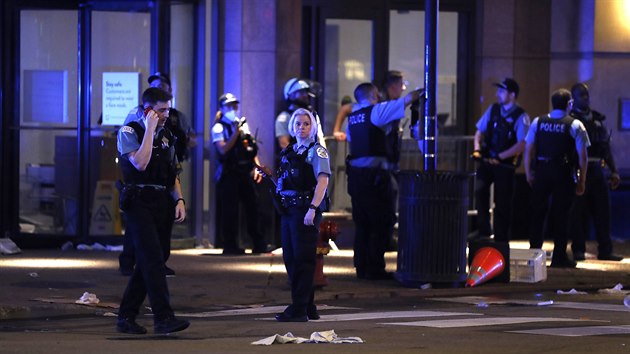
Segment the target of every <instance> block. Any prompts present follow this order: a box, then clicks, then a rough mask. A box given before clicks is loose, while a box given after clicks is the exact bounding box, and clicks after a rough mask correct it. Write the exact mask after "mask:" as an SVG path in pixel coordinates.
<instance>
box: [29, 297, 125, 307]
mask: <svg viewBox="0 0 630 354" xmlns="http://www.w3.org/2000/svg"><path fill="white" fill-rule="evenodd" d="M31 301H39V302H45V303H48V304H75V305H84V306H89V307H98V308H108V309H118V303H113V302H104V301H99V302H98V303H89V302H85V303H83V302H79V300H74V299H69V298H65V297H46V298H43V297H38V298H34V299H31Z"/></svg>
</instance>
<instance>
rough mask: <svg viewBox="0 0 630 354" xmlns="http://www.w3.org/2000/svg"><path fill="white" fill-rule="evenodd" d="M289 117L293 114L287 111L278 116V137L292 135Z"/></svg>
mask: <svg viewBox="0 0 630 354" xmlns="http://www.w3.org/2000/svg"><path fill="white" fill-rule="evenodd" d="M289 119H291V114H289V112H287V111H283V112H281V113H280V114H278V117H277V118H276V138H279V137H281V136H287V135H290V134H289Z"/></svg>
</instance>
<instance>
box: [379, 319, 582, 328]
mask: <svg viewBox="0 0 630 354" xmlns="http://www.w3.org/2000/svg"><path fill="white" fill-rule="evenodd" d="M582 321H586V320H579V319H572V318H555V317H480V318H464V319H456V320H432V321H415V322H394V323H381V324H386V325H395V326H417V327H434V328H457V327H478V326H497V325H506V324H517V323H532V322H582Z"/></svg>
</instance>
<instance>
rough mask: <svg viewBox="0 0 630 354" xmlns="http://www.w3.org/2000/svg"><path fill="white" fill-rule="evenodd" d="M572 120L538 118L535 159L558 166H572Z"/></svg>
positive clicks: (573, 158) (573, 153)
mask: <svg viewBox="0 0 630 354" xmlns="http://www.w3.org/2000/svg"><path fill="white" fill-rule="evenodd" d="M572 122H573V118H571V117H568V116H565V117H563V118H562V119H551V118H550V117H549V116H543V117H540V118H538V126H537V130H536V159H537V160H538V161H545V162H552V163H555V164H560V165H570V166H574V165H575V163H576V161H575V155H576V154H577V153H576V152H575V139H574V138H573V137H572V136H571V123H572Z"/></svg>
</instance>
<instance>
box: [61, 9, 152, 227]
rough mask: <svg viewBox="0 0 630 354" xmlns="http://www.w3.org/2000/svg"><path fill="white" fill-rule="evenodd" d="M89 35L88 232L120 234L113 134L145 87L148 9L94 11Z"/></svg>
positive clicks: (148, 65)
mask: <svg viewBox="0 0 630 354" xmlns="http://www.w3.org/2000/svg"><path fill="white" fill-rule="evenodd" d="M90 34H91V36H90V42H91V55H90V56H89V58H90V68H91V70H90V78H91V88H92V90H91V97H90V102H91V105H90V108H89V113H90V127H89V131H90V134H89V135H90V139H89V150H88V151H89V158H88V161H89V162H88V165H87V167H88V169H89V181H88V185H87V187H88V193H89V203H88V206H89V207H90V211H91V212H90V221H89V234H90V236H104V235H105V236H107V235H121V234H122V229H123V227H124V225H123V220H122V218H121V214H120V211H119V209H118V198H117V195H118V192H117V190H116V187H115V183H116V181H117V180H119V179H122V176H121V173H120V168H119V167H118V164H117V161H118V150H117V146H116V134H117V131H118V128H120V126H122V125H123V124H124V122H125V120H126V119H127V116H128V115H131V116H133V115H134V114H135V112H136V108H137V107H138V105H139V103H140V99H141V95H142V92H143V91H144V90H145V89H146V88H148V87H149V83H148V82H147V78H148V77H149V76H150V75H151V13H149V12H148V11H147V12H127V11H108V10H93V11H91V28H90ZM70 145H71V144H70ZM70 145H69V147H70V151H72V146H70ZM75 156H76V155H75Z"/></svg>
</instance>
